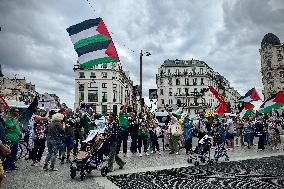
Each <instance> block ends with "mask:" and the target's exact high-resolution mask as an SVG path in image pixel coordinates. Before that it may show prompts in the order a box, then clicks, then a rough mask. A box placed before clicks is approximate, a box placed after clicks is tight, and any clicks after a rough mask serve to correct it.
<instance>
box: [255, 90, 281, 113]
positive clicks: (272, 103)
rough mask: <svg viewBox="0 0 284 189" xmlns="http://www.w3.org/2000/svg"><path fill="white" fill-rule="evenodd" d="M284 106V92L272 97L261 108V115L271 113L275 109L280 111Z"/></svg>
mask: <svg viewBox="0 0 284 189" xmlns="http://www.w3.org/2000/svg"><path fill="white" fill-rule="evenodd" d="M283 106H284V95H283V91H279V92H278V93H277V94H275V95H272V96H271V97H270V98H269V99H267V100H266V101H265V102H264V103H263V104H262V105H261V106H260V110H259V112H260V113H269V112H271V111H272V110H273V109H278V108H281V107H283Z"/></svg>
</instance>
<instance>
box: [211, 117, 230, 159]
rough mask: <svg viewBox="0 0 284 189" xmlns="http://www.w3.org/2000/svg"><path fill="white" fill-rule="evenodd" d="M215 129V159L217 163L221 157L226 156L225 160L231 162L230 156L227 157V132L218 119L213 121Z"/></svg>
mask: <svg viewBox="0 0 284 189" xmlns="http://www.w3.org/2000/svg"><path fill="white" fill-rule="evenodd" d="M213 127H214V128H216V132H217V133H216V134H217V135H215V136H216V143H217V146H216V149H215V154H214V158H215V161H218V160H219V158H220V157H223V156H225V160H226V161H229V156H228V155H227V150H226V149H225V142H226V131H225V128H224V126H223V125H222V124H221V123H220V122H219V119H218V118H215V119H214V120H213Z"/></svg>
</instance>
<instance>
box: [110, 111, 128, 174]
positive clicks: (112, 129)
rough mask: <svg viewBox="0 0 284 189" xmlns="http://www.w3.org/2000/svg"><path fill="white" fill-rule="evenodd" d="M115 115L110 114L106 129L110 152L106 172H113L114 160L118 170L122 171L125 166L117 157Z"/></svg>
mask: <svg viewBox="0 0 284 189" xmlns="http://www.w3.org/2000/svg"><path fill="white" fill-rule="evenodd" d="M115 116H116V115H115V114H114V113H113V114H111V115H110V116H109V118H108V124H107V129H108V131H109V133H110V137H109V142H110V144H109V146H110V150H109V151H110V152H109V159H108V172H112V171H113V163H114V160H115V162H116V163H117V164H118V166H119V169H122V168H123V167H124V165H125V162H123V161H122V159H121V158H120V157H119V156H118V154H119V149H118V147H119V146H118V128H117V122H116V121H115Z"/></svg>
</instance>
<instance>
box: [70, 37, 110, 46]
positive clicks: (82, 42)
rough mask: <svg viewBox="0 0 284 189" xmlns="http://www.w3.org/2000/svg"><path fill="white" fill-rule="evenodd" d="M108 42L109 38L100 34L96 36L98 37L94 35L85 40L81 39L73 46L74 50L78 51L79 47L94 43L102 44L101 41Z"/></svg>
mask: <svg viewBox="0 0 284 189" xmlns="http://www.w3.org/2000/svg"><path fill="white" fill-rule="evenodd" d="M108 40H110V38H108V37H106V36H104V35H102V34H98V35H94V36H91V37H88V38H85V39H81V40H80V41H78V42H77V43H75V44H74V48H75V49H79V48H81V47H84V46H87V45H90V44H94V43H98V42H103V41H108Z"/></svg>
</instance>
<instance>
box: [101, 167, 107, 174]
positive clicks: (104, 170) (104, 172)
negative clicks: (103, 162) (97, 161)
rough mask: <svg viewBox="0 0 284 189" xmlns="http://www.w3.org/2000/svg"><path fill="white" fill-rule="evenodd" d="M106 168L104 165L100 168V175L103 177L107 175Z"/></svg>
mask: <svg viewBox="0 0 284 189" xmlns="http://www.w3.org/2000/svg"><path fill="white" fill-rule="evenodd" d="M107 172H108V168H107V167H106V166H104V167H102V169H101V175H102V176H103V177H105V176H107Z"/></svg>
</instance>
